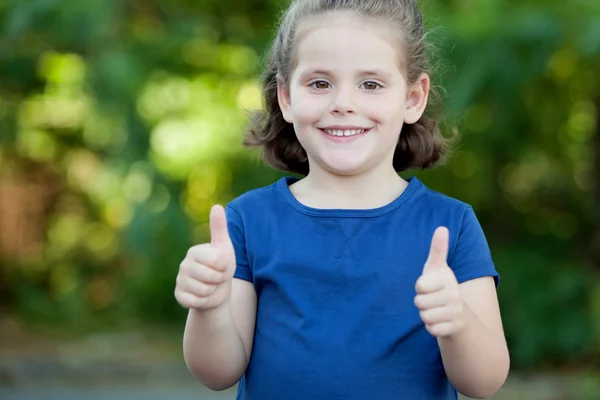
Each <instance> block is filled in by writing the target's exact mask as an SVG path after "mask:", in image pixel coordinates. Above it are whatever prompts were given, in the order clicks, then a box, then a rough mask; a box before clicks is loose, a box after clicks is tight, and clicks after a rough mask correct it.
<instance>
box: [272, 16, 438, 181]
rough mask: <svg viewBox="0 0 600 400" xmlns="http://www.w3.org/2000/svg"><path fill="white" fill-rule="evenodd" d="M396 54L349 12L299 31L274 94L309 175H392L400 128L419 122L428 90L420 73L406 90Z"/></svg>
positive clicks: (382, 31)
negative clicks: (285, 78)
mask: <svg viewBox="0 0 600 400" xmlns="http://www.w3.org/2000/svg"><path fill="white" fill-rule="evenodd" d="M396 48H401V47H400V46H398V39H397V38H396V37H395V36H394V35H393V34H392V32H391V31H390V30H389V29H386V27H381V26H378V25H376V24H375V23H373V22H367V21H365V20H363V19H360V18H358V17H356V16H354V15H352V14H348V13H337V14H331V13H329V14H325V15H322V16H319V17H316V18H313V20H312V21H311V24H310V26H309V27H307V28H305V29H304V30H303V31H302V32H301V34H300V36H299V38H298V42H297V45H296V53H295V61H296V64H295V68H294V70H293V71H292V74H291V77H290V82H289V86H288V87H284V86H283V85H280V87H279V92H278V94H279V103H280V107H281V109H282V112H283V116H284V118H285V120H286V121H287V122H289V123H292V124H293V125H294V129H295V131H296V135H297V137H298V140H299V141H300V143H301V144H302V146H303V147H304V149H305V150H306V152H307V154H308V160H309V164H310V170H311V172H312V171H314V170H315V168H319V169H324V170H326V171H328V172H330V173H334V174H337V175H356V174H360V173H364V172H367V171H370V170H372V169H374V168H378V167H382V168H384V169H385V168H392V159H393V155H394V150H395V147H396V143H397V141H398V137H399V135H400V131H401V130H402V125H403V124H404V123H414V122H416V121H417V120H418V119H419V118H420V117H421V114H422V113H423V111H424V109H425V105H426V101H427V92H428V90H429V78H428V77H427V75H425V74H424V75H423V76H422V77H421V78H420V79H419V81H418V82H417V84H415V85H413V86H412V87H410V88H407V84H406V79H405V77H404V74H403V71H402V70H401V68H400V62H401V60H402V58H401V56H402V55H400V54H398V52H397V51H396Z"/></svg>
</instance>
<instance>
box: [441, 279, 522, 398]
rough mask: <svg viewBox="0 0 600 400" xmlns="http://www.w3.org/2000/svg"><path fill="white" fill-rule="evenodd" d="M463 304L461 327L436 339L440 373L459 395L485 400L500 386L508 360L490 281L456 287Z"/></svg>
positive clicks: (479, 281) (506, 369) (494, 290)
mask: <svg viewBox="0 0 600 400" xmlns="http://www.w3.org/2000/svg"><path fill="white" fill-rule="evenodd" d="M459 289H460V294H461V297H462V301H463V315H464V317H463V318H464V319H463V321H464V322H463V327H462V329H460V330H459V331H458V332H456V333H455V334H453V335H449V336H442V337H438V344H439V346H440V350H441V353H442V360H443V362H444V369H445V370H446V374H447V375H448V378H449V379H450V381H451V382H452V384H453V385H454V387H455V388H456V389H457V390H458V391H459V392H460V393H462V394H463V395H466V396H469V397H473V398H486V397H489V396H491V395H493V394H494V393H495V392H497V391H498V390H499V389H500V388H501V387H502V385H503V384H504V382H505V380H506V377H507V375H508V371H509V366H510V357H509V353H508V348H507V345H506V341H505V339H504V331H503V328H502V320H501V317H500V309H499V306H498V300H497V297H496V289H495V286H494V280H493V278H491V277H486V278H480V279H474V280H471V281H467V282H464V283H462V284H460V285H459Z"/></svg>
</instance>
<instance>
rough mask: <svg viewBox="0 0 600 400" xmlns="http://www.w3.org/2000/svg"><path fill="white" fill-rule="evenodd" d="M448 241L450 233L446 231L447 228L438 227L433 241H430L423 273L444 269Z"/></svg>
mask: <svg viewBox="0 0 600 400" xmlns="http://www.w3.org/2000/svg"><path fill="white" fill-rule="evenodd" d="M449 240H450V232H449V231H448V228H446V227H443V226H440V227H438V228H437V229H436V230H435V232H434V233H433V239H431V248H430V249H429V257H427V261H426V262H425V267H424V268H423V272H426V271H431V270H434V269H438V268H441V267H445V266H446V265H447V264H446V263H447V258H448V242H449Z"/></svg>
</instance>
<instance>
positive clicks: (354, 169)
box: [323, 164, 366, 176]
mask: <svg viewBox="0 0 600 400" xmlns="http://www.w3.org/2000/svg"><path fill="white" fill-rule="evenodd" d="M323 167H324V169H325V170H326V171H327V172H329V173H331V174H334V175H340V176H353V175H358V174H360V173H363V172H365V170H366V168H365V167H364V165H339V164H337V165H325V166H323Z"/></svg>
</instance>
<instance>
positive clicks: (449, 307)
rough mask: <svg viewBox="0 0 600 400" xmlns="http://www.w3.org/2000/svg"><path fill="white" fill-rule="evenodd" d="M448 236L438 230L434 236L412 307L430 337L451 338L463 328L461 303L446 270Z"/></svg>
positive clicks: (451, 272)
mask: <svg viewBox="0 0 600 400" xmlns="http://www.w3.org/2000/svg"><path fill="white" fill-rule="evenodd" d="M448 242H449V232H448V229H447V228H445V227H439V228H437V229H436V231H435V232H434V234H433V239H432V240H431V249H430V250H429V257H428V258H427V261H426V262H425V266H424V267H423V272H422V274H421V276H420V277H419V279H418V280H417V283H416V285H415V288H416V290H417V295H416V297H415V305H416V306H417V307H418V308H419V310H420V316H421V320H422V321H423V323H425V327H426V328H427V330H428V331H429V333H431V334H432V335H433V336H436V337H445V336H451V335H453V334H455V333H456V332H458V331H460V330H461V329H462V328H463V326H464V312H463V311H464V302H463V299H462V296H461V294H460V290H459V287H458V281H457V280H456V276H455V275H454V272H453V271H452V269H451V268H450V267H449V266H448V263H447V258H448Z"/></svg>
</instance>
